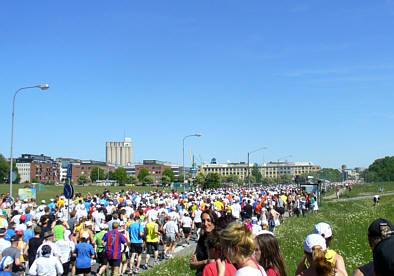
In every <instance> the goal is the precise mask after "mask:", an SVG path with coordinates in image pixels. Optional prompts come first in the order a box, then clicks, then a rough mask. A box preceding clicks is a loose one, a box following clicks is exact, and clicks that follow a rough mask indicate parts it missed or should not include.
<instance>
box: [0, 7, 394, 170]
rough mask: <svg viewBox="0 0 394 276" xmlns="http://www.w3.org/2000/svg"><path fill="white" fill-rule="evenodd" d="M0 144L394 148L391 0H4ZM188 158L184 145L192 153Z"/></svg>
mask: <svg viewBox="0 0 394 276" xmlns="http://www.w3.org/2000/svg"><path fill="white" fill-rule="evenodd" d="M0 5H1V6H0V35H1V40H0V62H1V67H0V68H1V69H0V83H1V89H0V91H1V106H2V108H1V109H0V118H1V119H0V124H1V129H2V131H1V135H0V145H1V146H0V153H2V154H3V155H5V156H7V157H8V156H9V151H10V135H11V131H10V129H11V111H12V97H13V93H14V92H15V91H16V90H17V89H18V88H20V87H23V86H29V85H35V84H40V83H49V84H50V86H51V88H50V89H49V90H48V91H46V92H41V91H40V90H38V89H35V90H25V91H24V92H22V94H20V95H18V97H17V101H16V119H15V156H19V155H20V154H21V153H34V154H41V153H44V154H46V155H50V156H52V157H54V158H55V157H74V158H81V159H94V160H105V142H106V141H121V140H123V138H124V134H126V136H127V137H131V138H132V139H133V144H134V149H135V155H134V157H135V160H136V161H141V160H143V159H158V160H166V161H172V162H176V163H181V162H182V138H183V137H184V136H185V135H188V134H192V133H196V132H200V133H202V134H203V136H202V137H200V138H196V137H192V138H189V139H187V140H186V142H187V143H186V152H188V151H189V149H190V148H192V150H193V152H194V153H195V155H196V156H197V157H198V158H197V159H200V158H201V159H202V160H203V161H209V160H210V159H211V158H212V157H216V158H217V159H218V161H219V162H227V160H230V161H246V159H247V152H248V151H252V150H254V149H256V148H259V147H263V146H267V147H268V149H267V150H266V151H264V156H263V152H258V153H255V154H253V155H252V156H251V157H252V158H251V161H252V162H258V163H261V162H262V161H263V158H264V160H265V161H270V160H277V159H278V158H281V157H284V156H286V155H292V157H291V158H288V159H289V160H290V161H312V162H314V163H316V164H319V165H321V166H323V167H334V168H338V167H340V165H341V164H347V165H348V167H355V166H368V165H369V164H370V163H371V162H373V160H375V159H376V158H381V157H384V156H387V155H393V154H394V50H393V49H394V35H393V30H394V1H392V0H381V1H369V0H362V1H360V0H357V1H353V0H349V1H343V0H341V1H339V0H335V1H322V0H309V1H301V0H300V1H295V0H287V1H202V0H199V1H181V0H179V1H165V0H160V1H159V0H158V1H131V0H123V1H98V0H95V1H52V0H51V1H49V0H48V1H3V2H2V3H1V4H0ZM186 160H187V164H190V159H189V154H187V155H186Z"/></svg>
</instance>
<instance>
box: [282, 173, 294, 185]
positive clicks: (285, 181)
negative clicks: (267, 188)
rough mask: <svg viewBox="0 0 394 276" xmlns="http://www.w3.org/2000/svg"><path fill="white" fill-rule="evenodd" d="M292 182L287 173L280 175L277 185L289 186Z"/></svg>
mask: <svg viewBox="0 0 394 276" xmlns="http://www.w3.org/2000/svg"><path fill="white" fill-rule="evenodd" d="M292 180H293V177H292V176H291V175H290V174H288V173H286V174H282V175H281V176H280V177H279V183H282V184H289V183H291V181H292Z"/></svg>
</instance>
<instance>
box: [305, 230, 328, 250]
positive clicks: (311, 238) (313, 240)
mask: <svg viewBox="0 0 394 276" xmlns="http://www.w3.org/2000/svg"><path fill="white" fill-rule="evenodd" d="M317 245H318V246H320V247H321V250H323V251H326V249H327V247H326V240H325V239H324V238H323V237H322V236H320V235H319V234H310V235H308V236H307V237H306V239H305V241H304V250H305V252H308V253H312V251H313V247H314V246H317Z"/></svg>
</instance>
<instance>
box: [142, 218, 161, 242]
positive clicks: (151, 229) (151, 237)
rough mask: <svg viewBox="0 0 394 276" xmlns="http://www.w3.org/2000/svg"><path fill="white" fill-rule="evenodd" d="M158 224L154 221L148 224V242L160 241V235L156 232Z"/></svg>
mask: <svg viewBox="0 0 394 276" xmlns="http://www.w3.org/2000/svg"><path fill="white" fill-rule="evenodd" d="M156 225H158V224H157V223H156V222H154V221H152V222H149V223H147V224H146V226H145V227H146V232H147V234H146V242H159V235H158V234H157V233H155V227H156Z"/></svg>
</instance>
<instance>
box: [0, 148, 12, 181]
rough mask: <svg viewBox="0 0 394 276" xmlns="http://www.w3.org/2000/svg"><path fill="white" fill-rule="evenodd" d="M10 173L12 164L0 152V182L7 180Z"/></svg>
mask: <svg viewBox="0 0 394 276" xmlns="http://www.w3.org/2000/svg"><path fill="white" fill-rule="evenodd" d="M9 173H10V165H9V163H8V162H7V161H6V160H5V158H4V156H3V155H2V154H0V183H3V182H6V179H8V174H9Z"/></svg>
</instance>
